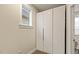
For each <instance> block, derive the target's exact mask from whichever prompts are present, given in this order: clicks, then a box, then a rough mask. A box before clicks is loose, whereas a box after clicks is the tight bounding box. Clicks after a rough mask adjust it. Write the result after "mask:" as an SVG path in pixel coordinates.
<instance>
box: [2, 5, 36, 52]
mask: <svg viewBox="0 0 79 59" xmlns="http://www.w3.org/2000/svg"><path fill="white" fill-rule="evenodd" d="M28 6H29V5H28ZM30 8H31V9H32V11H33V12H32V17H33V18H32V20H33V23H32V24H33V28H32V29H20V28H19V26H18V25H19V21H20V20H21V19H22V18H21V5H20V4H4V5H0V53H21V51H22V52H23V53H27V52H28V51H30V50H32V49H33V48H35V31H36V29H35V26H36V25H35V24H36V23H35V22H36V10H35V9H34V8H33V7H32V6H30Z"/></svg>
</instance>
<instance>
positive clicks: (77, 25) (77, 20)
mask: <svg viewBox="0 0 79 59" xmlns="http://www.w3.org/2000/svg"><path fill="white" fill-rule="evenodd" d="M75 35H79V16H76V17H75Z"/></svg>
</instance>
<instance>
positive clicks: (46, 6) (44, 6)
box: [32, 4, 64, 11]
mask: <svg viewBox="0 0 79 59" xmlns="http://www.w3.org/2000/svg"><path fill="white" fill-rule="evenodd" d="M61 5H64V4H32V6H34V7H35V8H36V9H37V10H38V11H44V10H47V9H51V8H55V7H58V6H61Z"/></svg>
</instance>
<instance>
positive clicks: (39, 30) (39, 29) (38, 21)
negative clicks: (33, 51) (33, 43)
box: [37, 13, 44, 51]
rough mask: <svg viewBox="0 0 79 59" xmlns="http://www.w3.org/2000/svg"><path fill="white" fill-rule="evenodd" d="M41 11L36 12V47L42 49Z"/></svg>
mask: <svg viewBox="0 0 79 59" xmlns="http://www.w3.org/2000/svg"><path fill="white" fill-rule="evenodd" d="M43 47H44V46H43V13H37V49H38V50H41V51H43Z"/></svg>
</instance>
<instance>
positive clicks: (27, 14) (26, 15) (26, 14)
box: [20, 5, 32, 28]
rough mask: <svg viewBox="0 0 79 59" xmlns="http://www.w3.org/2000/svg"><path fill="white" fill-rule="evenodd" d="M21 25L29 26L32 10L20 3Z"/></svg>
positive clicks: (30, 24)
mask: <svg viewBox="0 0 79 59" xmlns="http://www.w3.org/2000/svg"><path fill="white" fill-rule="evenodd" d="M20 25H21V27H25V28H29V27H31V26H32V10H31V9H30V8H28V7H27V6H26V5H22V20H21V22H20Z"/></svg>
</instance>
